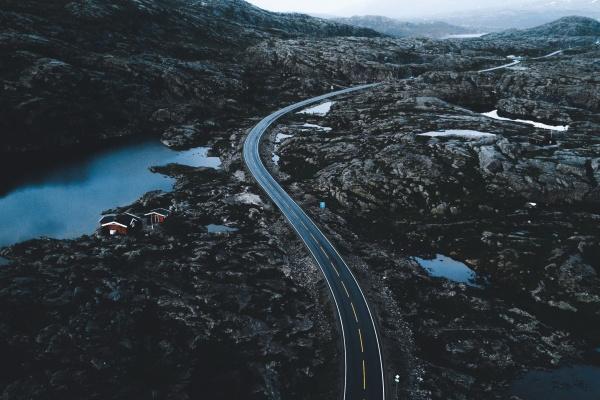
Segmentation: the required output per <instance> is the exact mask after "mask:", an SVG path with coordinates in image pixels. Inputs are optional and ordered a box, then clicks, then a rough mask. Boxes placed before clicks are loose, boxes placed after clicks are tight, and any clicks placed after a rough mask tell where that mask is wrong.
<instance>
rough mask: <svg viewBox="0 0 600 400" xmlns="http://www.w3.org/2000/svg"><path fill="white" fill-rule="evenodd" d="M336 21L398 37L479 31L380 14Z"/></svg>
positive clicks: (432, 36) (437, 36)
mask: <svg viewBox="0 0 600 400" xmlns="http://www.w3.org/2000/svg"><path fill="white" fill-rule="evenodd" d="M333 20H334V21H336V22H340V23H343V24H348V25H353V26H358V27H361V28H368V29H373V30H374V31H377V32H380V33H383V34H385V35H389V36H392V37H396V38H403V37H430V38H438V39H442V38H444V37H446V36H448V35H459V34H465V33H477V32H475V31H473V29H468V28H464V27H461V26H456V25H451V24H448V23H445V22H439V21H433V22H407V21H400V20H397V19H394V18H388V17H382V16H378V15H365V16H354V17H350V18H334V19H333Z"/></svg>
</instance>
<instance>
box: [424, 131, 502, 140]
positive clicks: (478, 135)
mask: <svg viewBox="0 0 600 400" xmlns="http://www.w3.org/2000/svg"><path fill="white" fill-rule="evenodd" d="M417 136H425V137H432V138H439V137H442V138H460V139H467V140H479V139H484V138H495V137H496V135H495V134H493V133H488V132H479V131H471V130H463V129H448V130H445V131H437V132H425V133H419V134H418V135H417Z"/></svg>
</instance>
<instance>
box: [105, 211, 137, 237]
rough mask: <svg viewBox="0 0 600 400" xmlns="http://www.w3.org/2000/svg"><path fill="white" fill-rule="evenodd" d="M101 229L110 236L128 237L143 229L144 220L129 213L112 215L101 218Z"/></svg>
mask: <svg viewBox="0 0 600 400" xmlns="http://www.w3.org/2000/svg"><path fill="white" fill-rule="evenodd" d="M99 222H100V228H101V230H102V232H103V233H105V234H108V235H128V234H130V233H134V232H137V231H139V230H140V229H142V226H143V222H142V220H141V219H140V218H139V217H137V216H135V215H133V214H129V213H125V214H110V215H104V216H103V217H102V218H100V221H99Z"/></svg>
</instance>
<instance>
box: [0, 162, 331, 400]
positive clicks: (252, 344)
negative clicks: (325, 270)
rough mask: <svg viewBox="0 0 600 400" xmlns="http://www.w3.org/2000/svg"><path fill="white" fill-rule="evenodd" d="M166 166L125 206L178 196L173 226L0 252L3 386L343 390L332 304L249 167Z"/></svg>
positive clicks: (215, 395) (256, 394)
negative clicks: (170, 181)
mask: <svg viewBox="0 0 600 400" xmlns="http://www.w3.org/2000/svg"><path fill="white" fill-rule="evenodd" d="M157 170H159V171H160V172H163V173H167V174H171V175H173V176H176V177H177V178H178V184H177V188H176V190H175V191H174V192H173V193H169V194H164V193H150V194H148V195H147V196H145V197H144V198H142V199H141V200H140V201H138V202H137V203H135V204H133V205H132V206H131V207H129V208H128V209H127V210H128V211H130V212H140V211H141V210H143V209H147V208H148V207H158V206H160V207H170V208H171V209H172V210H173V211H174V212H175V213H176V216H175V217H173V218H172V219H170V220H169V221H168V222H167V223H165V225H164V226H161V227H160V228H156V229H154V230H149V229H148V230H147V231H146V232H144V233H142V234H140V235H138V236H135V237H128V238H122V237H120V238H106V237H103V236H99V235H93V236H89V237H83V238H81V239H77V240H73V241H57V240H51V239H46V240H34V241H31V242H28V243H25V244H23V245H17V246H14V247H12V248H10V249H8V250H5V251H4V252H3V255H4V256H6V257H8V258H9V259H10V260H11V261H12V265H11V266H9V267H3V269H2V270H1V277H0V282H1V283H0V315H1V316H2V322H1V323H0V332H1V335H0V338H1V339H0V349H1V352H2V354H3V357H2V361H0V388H1V392H2V398H4V399H47V398H58V397H60V398H66V399H82V398H85V399H107V398H113V399H131V398H136V399H138V398H139V399H148V398H152V399H166V398H177V399H188V398H189V399H196V398H212V399H242V398H244V399H264V398H282V397H281V396H284V397H283V398H302V399H311V398H315V399H316V398H332V397H335V395H334V393H335V392H337V391H338V390H339V389H338V388H337V387H336V385H335V384H333V385H332V384H331V382H336V380H337V372H338V364H337V361H336V359H335V357H333V355H335V354H336V352H337V346H338V340H339V338H338V333H337V331H336V330H335V329H334V326H335V325H334V324H335V322H334V320H333V314H332V313H331V312H330V311H331V310H330V309H329V308H328V307H323V303H324V302H325V303H326V294H325V292H324V290H323V288H322V283H319V281H320V277H319V275H318V273H317V270H316V269H315V268H313V267H312V266H311V264H310V262H308V256H307V255H306V254H305V252H304V249H303V248H302V247H301V245H300V243H299V242H298V241H297V239H295V238H294V236H293V235H292V233H291V232H290V231H289V229H288V228H287V226H286V225H285V224H284V223H283V222H282V221H281V220H280V219H279V215H278V213H277V211H276V210H274V209H273V208H272V207H271V206H270V205H268V204H265V203H263V201H262V200H261V199H260V197H259V196H257V195H256V194H254V193H252V191H251V189H250V188H248V186H247V185H246V183H245V178H244V173H243V172H242V171H240V170H238V171H237V173H236V174H233V173H226V172H225V171H220V172H215V171H213V170H209V169H202V168H200V169H194V168H189V167H181V166H177V165H170V166H167V167H162V168H160V169H157ZM228 172H234V171H228ZM208 224H226V225H227V226H228V227H230V228H236V229H237V231H235V232H224V233H209V232H208V231H207V229H206V226H207V225H208ZM267 227H269V228H268V229H267ZM290 242H291V243H292V244H291V245H290ZM300 277H302V278H301V279H300Z"/></svg>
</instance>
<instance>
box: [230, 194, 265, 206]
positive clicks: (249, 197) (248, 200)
mask: <svg viewBox="0 0 600 400" xmlns="http://www.w3.org/2000/svg"><path fill="white" fill-rule="evenodd" d="M234 200H235V202H236V203H241V204H248V205H255V206H260V205H262V204H263V202H262V200H261V199H260V196H259V195H257V194H254V193H240V194H236V195H235V196H234Z"/></svg>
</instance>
